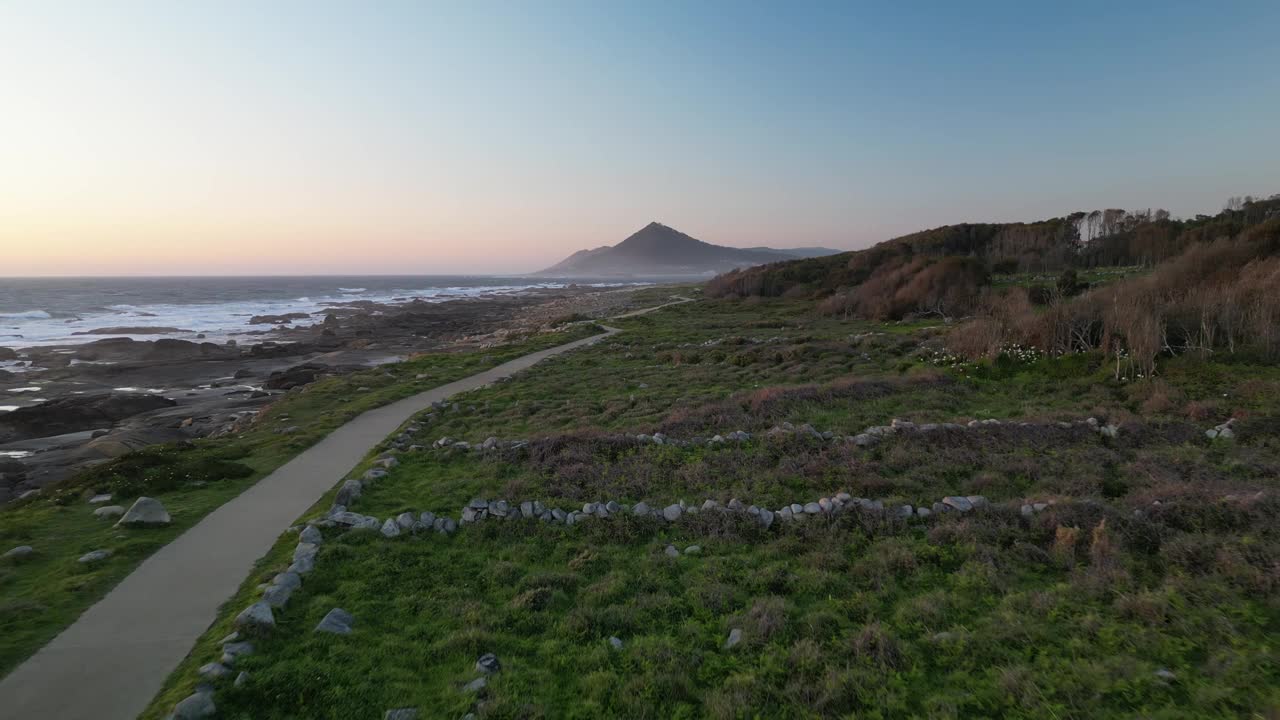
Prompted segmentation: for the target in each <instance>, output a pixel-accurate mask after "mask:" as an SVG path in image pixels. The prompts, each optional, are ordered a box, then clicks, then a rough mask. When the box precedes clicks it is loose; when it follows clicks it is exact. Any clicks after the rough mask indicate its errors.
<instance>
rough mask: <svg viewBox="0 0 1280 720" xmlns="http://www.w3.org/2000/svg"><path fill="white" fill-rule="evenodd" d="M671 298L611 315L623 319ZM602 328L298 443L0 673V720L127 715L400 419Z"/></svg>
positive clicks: (125, 718) (122, 718)
mask: <svg viewBox="0 0 1280 720" xmlns="http://www.w3.org/2000/svg"><path fill="white" fill-rule="evenodd" d="M690 301H691V300H690V299H689V298H683V297H677V299H676V300H675V301H674V302H671V303H667V304H666V305H659V306H657V307H651V308H644V309H642V310H637V311H633V312H629V313H625V314H623V315H618V316H616V317H617V318H624V317H634V316H636V315H642V314H645V313H648V312H653V311H654V310H659V309H661V308H664V307H668V306H669V305H676V304H680V303H683V302H690ZM601 327H604V330H605V332H603V333H601V334H599V335H593V336H591V337H589V338H584V339H582V340H576V341H574V342H571V343H566V344H564V345H559V346H556V347H553V348H550V349H547V350H542V351H539V352H535V353H530V354H528V355H525V356H522V357H519V358H516V359H515V360H511V361H509V362H505V363H503V364H501V365H498V366H496V367H494V368H491V369H489V370H486V371H484V372H482V373H478V374H476V375H472V376H470V377H467V378H463V379H462V380H457V381H455V382H451V383H449V384H447V385H441V386H440V387H437V388H433V389H431V390H427V391H425V392H422V393H419V394H417V395H414V396H412V397H408V398H405V399H403V400H399V401H397V402H394V403H391V404H390V405H384V406H383V407H380V408H377V409H375V410H370V411H368V412H365V413H363V414H361V415H359V416H358V417H356V418H355V419H353V420H352V421H351V422H349V423H347V424H345V425H343V426H341V427H339V428H338V429H337V430H334V431H333V432H332V433H330V434H329V435H328V436H326V437H325V438H324V439H323V440H321V441H320V442H318V443H316V444H315V445H313V446H311V447H310V448H308V449H306V450H304V451H302V453H300V454H299V455H298V456H297V457H295V458H293V459H292V460H290V461H289V462H287V463H285V464H284V465H282V466H280V467H279V468H277V469H276V471H275V472H273V473H271V474H270V475H267V476H266V477H264V478H263V479H262V480H260V481H258V482H257V483H256V484H254V485H253V486H252V487H250V488H249V489H247V490H245V491H244V492H243V493H241V494H240V495H239V496H237V497H236V498H235V499H233V500H230V501H228V502H227V503H226V504H224V505H223V506H221V507H219V508H218V509H217V510H214V511H213V512H211V513H209V514H208V515H206V516H205V517H204V519H203V520H201V521H200V522H198V523H196V525H194V526H193V527H192V528H191V529H190V530H187V531H186V532H185V533H183V534H182V535H180V536H178V537H177V538H176V539H174V540H173V542H171V543H169V544H168V545H166V546H164V547H163V548H161V549H160V550H158V551H156V553H155V554H153V555H152V556H151V557H149V558H147V559H146V560H144V561H143V562H142V564H141V565H139V566H138V567H137V569H135V570H134V571H133V572H132V573H131V574H130V575H128V576H127V577H126V578H125V579H124V580H122V581H121V582H120V584H119V585H117V586H116V587H115V588H114V589H113V590H111V592H109V593H108V594H107V595H106V597H104V598H102V599H101V600H99V601H98V602H97V604H95V605H93V606H92V607H90V608H89V609H88V610H86V611H85V612H84V614H83V615H81V616H80V617H79V619H77V620H76V621H75V623H73V624H72V625H71V626H70V627H68V628H67V629H66V630H63V631H62V633H61V634H59V635H58V636H57V637H56V638H54V639H53V640H52V641H50V642H49V644H48V645H46V646H44V647H43V648H41V649H40V650H39V651H38V652H37V653H36V654H35V655H33V656H32V657H31V658H30V659H28V660H27V661H26V662H25V663H23V664H22V665H19V666H18V667H17V668H16V669H15V670H14V671H13V672H11V673H10V674H9V675H8V676H7V677H5V678H4V679H3V680H0V718H3V720H31V719H33V718H49V719H50V720H53V719H55V718H56V719H57V720H129V719H131V718H135V717H137V716H138V714H139V713H141V712H142V711H143V710H145V709H146V707H147V705H148V703H150V702H151V698H152V697H154V696H155V695H156V693H157V692H159V690H160V687H161V686H162V685H163V684H164V681H165V678H167V677H168V676H169V673H171V672H172V671H173V669H174V668H175V667H177V665H178V663H179V662H181V661H182V659H183V658H184V657H186V655H187V653H188V652H190V650H191V647H192V646H193V645H194V644H195V642H196V640H197V639H198V638H199V637H200V636H201V635H202V634H203V633H204V632H205V630H206V629H208V627H209V623H210V622H211V621H212V620H213V619H214V618H215V617H217V612H218V607H219V606H221V605H222V604H223V603H224V602H226V601H227V600H228V599H230V598H231V596H232V595H234V594H235V592H236V591H237V590H238V589H239V587H240V584H241V583H242V582H243V581H244V578H245V577H247V576H248V575H249V573H250V572H251V571H252V569H253V564H254V563H255V562H256V561H257V560H258V559H259V558H261V557H262V556H263V555H265V554H266V553H267V552H268V551H269V550H270V549H271V547H272V545H274V544H275V542H276V540H277V539H278V538H279V537H280V532H281V530H282V529H283V528H286V527H288V526H289V525H291V524H292V523H293V522H294V521H295V520H297V519H298V517H299V516H301V515H302V514H303V513H305V512H306V511H307V509H308V508H310V507H311V506H312V505H314V504H315V503H316V501H317V500H319V499H320V498H321V497H322V496H323V495H324V494H325V493H326V492H328V491H329V490H331V489H332V488H333V487H334V486H335V485H336V484H337V483H338V482H339V481H340V480H341V479H342V478H343V477H346V475H347V473H348V472H350V470H351V469H352V468H353V467H355V466H356V464H357V463H359V462H360V461H361V460H362V459H363V458H364V456H365V455H366V454H367V453H368V452H369V450H370V449H372V448H373V447H374V446H375V445H377V444H378V443H379V442H382V440H383V439H384V438H386V437H387V436H388V435H390V434H391V433H392V432H395V430H396V429H398V428H399V427H400V426H401V425H403V424H404V423H405V422H406V421H407V420H409V418H411V417H413V416H414V415H415V414H417V413H419V412H421V411H422V410H425V409H427V408H429V407H431V404H432V403H433V402H437V401H443V400H445V399H446V398H449V397H450V396H452V395H456V394H458V393H462V392H467V391H469V390H475V389H477V388H480V387H484V386H485V385H489V384H491V383H493V382H495V381H497V380H498V379H500V378H504V377H507V376H509V375H512V374H514V373H517V372H519V371H521V370H524V369H526V368H529V367H531V366H533V365H535V364H537V363H539V362H541V361H543V360H545V359H547V358H549V357H552V356H555V355H560V354H562V353H566V352H569V351H570V350H576V349H578V348H580V347H583V346H586V345H591V344H594V343H596V342H598V341H600V340H602V339H604V338H606V337H609V336H610V335H614V334H616V333H618V332H621V331H620V330H618V329H617V328H611V327H607V326H601Z"/></svg>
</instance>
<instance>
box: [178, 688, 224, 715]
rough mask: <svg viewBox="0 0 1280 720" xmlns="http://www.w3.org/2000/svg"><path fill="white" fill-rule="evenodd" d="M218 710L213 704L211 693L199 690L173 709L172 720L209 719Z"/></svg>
mask: <svg viewBox="0 0 1280 720" xmlns="http://www.w3.org/2000/svg"><path fill="white" fill-rule="evenodd" d="M217 712H218V709H217V707H216V706H215V705H214V704H213V692H211V691H209V690H200V691H198V692H195V693H193V694H191V695H188V696H187V697H186V698H184V699H183V700H182V701H181V702H179V703H178V704H177V705H175V706H174V708H173V720H201V719H202V718H211V717H213V716H214V715H215V714H217Z"/></svg>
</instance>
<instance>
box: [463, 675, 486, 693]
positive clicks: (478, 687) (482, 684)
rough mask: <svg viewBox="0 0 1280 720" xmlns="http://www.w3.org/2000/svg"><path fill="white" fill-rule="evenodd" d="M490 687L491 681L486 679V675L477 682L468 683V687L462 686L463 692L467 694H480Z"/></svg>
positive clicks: (477, 679) (476, 680)
mask: <svg viewBox="0 0 1280 720" xmlns="http://www.w3.org/2000/svg"><path fill="white" fill-rule="evenodd" d="M488 686H489V681H488V679H486V678H485V676H484V675H481V676H480V677H478V678H476V679H475V680H472V681H471V682H469V683H467V684H466V685H463V686H462V692H466V693H478V692H480V691H482V690H484V689H485V688H486V687H488Z"/></svg>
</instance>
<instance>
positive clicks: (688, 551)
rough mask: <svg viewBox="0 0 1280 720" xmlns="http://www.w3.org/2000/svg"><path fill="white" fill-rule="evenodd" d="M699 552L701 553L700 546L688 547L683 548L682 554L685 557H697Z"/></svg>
mask: <svg viewBox="0 0 1280 720" xmlns="http://www.w3.org/2000/svg"><path fill="white" fill-rule="evenodd" d="M701 552H702V546H701V545H690V546H689V547H687V548H685V549H684V554H685V555H698V554H700V553H701Z"/></svg>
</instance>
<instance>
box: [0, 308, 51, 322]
mask: <svg viewBox="0 0 1280 720" xmlns="http://www.w3.org/2000/svg"><path fill="white" fill-rule="evenodd" d="M51 317H53V316H52V315H50V314H49V313H47V312H45V311H44V310H24V311H22V312H16V313H0V318H4V319H6V320H48V319H49V318H51Z"/></svg>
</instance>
